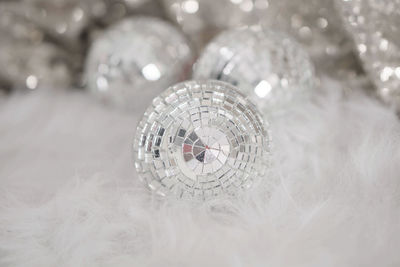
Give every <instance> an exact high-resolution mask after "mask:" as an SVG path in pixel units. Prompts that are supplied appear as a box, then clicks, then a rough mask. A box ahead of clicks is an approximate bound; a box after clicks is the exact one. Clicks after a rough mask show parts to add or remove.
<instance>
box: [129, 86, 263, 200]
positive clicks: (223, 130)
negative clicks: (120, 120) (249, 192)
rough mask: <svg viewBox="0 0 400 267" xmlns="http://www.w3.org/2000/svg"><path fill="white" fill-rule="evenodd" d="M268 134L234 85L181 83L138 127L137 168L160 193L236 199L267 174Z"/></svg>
mask: <svg viewBox="0 0 400 267" xmlns="http://www.w3.org/2000/svg"><path fill="white" fill-rule="evenodd" d="M267 130H268V124H267V123H264V122H263V119H262V118H261V116H260V114H259V113H258V111H257V109H256V107H255V106H254V105H253V104H251V102H249V101H248V100H247V98H246V97H245V96H244V95H243V94H242V93H240V92H239V91H237V89H236V88H235V87H233V86H231V85H229V84H227V83H224V82H219V81H188V82H183V83H180V84H177V85H175V86H172V87H170V88H168V89H167V90H166V91H165V92H163V93H162V94H161V95H160V96H159V97H157V98H155V99H154V100H153V104H152V105H151V106H150V107H149V108H148V109H147V111H146V113H145V115H144V117H143V119H142V120H141V122H140V123H139V125H138V127H137V130H136V137H135V139H134V161H135V166H136V170H137V173H138V174H139V177H140V178H141V179H142V180H143V181H144V182H145V183H146V184H147V185H148V186H149V187H150V188H151V189H153V190H154V191H155V192H156V193H158V194H161V195H174V196H177V197H178V198H179V197H183V198H192V199H209V198H214V197H217V196H219V195H222V194H229V195H235V194H238V193H240V192H241V191H242V190H243V189H246V188H248V187H249V186H251V185H252V184H253V182H254V181H255V180H257V179H258V178H260V177H262V176H263V175H264V174H265V170H266V167H267V166H268V160H269V153H270V139H269V134H268V132H267Z"/></svg>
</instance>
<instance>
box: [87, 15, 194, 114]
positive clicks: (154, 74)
mask: <svg viewBox="0 0 400 267" xmlns="http://www.w3.org/2000/svg"><path fill="white" fill-rule="evenodd" d="M192 62H193V56H192V52H191V48H190V46H189V44H188V42H187V40H186V39H185V37H184V36H183V35H182V34H181V33H180V32H179V31H178V30H176V29H175V28H174V27H173V26H172V25H170V24H168V23H166V22H164V21H162V20H159V19H156V18H150V17H135V18H129V19H125V20H123V21H121V22H120V23H118V24H116V25H114V26H112V27H111V28H110V29H108V30H107V31H106V32H105V33H104V34H103V35H101V36H100V37H99V38H98V39H97V40H96V41H95V42H94V43H93V46H92V48H91V49H90V52H89V55H88V59H87V64H86V76H87V80H88V87H89V89H90V91H91V92H92V93H94V94H95V95H96V96H98V97H99V98H101V99H102V100H103V101H105V102H107V103H111V104H114V105H116V106H120V107H124V108H128V109H131V110H139V111H143V110H144V109H145V108H146V107H147V106H148V105H149V103H150V102H151V100H152V99H153V98H154V97H155V96H157V95H158V94H159V93H160V92H161V91H162V90H163V89H164V88H167V87H168V86H170V85H172V84H175V83H176V82H179V81H182V80H184V79H185V78H186V77H187V75H188V74H189V72H190V66H191V63H192Z"/></svg>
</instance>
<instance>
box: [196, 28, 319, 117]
mask: <svg viewBox="0 0 400 267" xmlns="http://www.w3.org/2000/svg"><path fill="white" fill-rule="evenodd" d="M193 77H194V79H215V80H221V81H226V82H229V83H231V84H233V85H235V86H237V87H238V88H240V90H241V91H242V92H243V93H244V94H246V95H248V96H249V97H250V99H251V100H252V101H253V102H254V103H256V104H257V106H258V107H259V108H260V110H261V111H263V113H271V112H273V111H277V110H279V109H282V108H284V107H285V106H287V105H289V104H293V103H294V102H296V101H301V100H304V99H306V98H308V97H309V96H310V93H311V92H312V89H313V86H314V68H313V65H312V63H311V61H310V59H309V56H308V54H307V53H306V52H305V51H304V50H303V49H302V47H301V46H300V45H299V44H298V43H297V42H296V41H294V40H292V39H291V38H289V37H288V36H286V35H285V34H282V33H278V32H273V31H269V30H263V29H262V28H261V27H259V26H251V27H244V28H241V29H233V30H228V31H225V32H223V33H221V34H220V35H218V36H217V37H215V38H214V39H213V40H212V41H211V42H210V43H209V44H208V46H207V47H206V48H205V49H204V51H203V53H202V55H201V56H200V58H199V59H198V61H197V62H196V63H195V66H194V72H193Z"/></svg>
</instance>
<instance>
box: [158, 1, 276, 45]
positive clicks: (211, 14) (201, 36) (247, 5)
mask: <svg viewBox="0 0 400 267" xmlns="http://www.w3.org/2000/svg"><path fill="white" fill-rule="evenodd" d="M162 2H163V4H164V6H165V9H166V11H167V15H168V16H169V18H170V19H171V20H172V21H174V22H175V23H177V24H178V25H179V26H180V27H181V28H182V30H183V32H185V33H186V34H187V35H188V36H190V38H191V40H192V41H193V42H194V43H195V44H196V46H197V48H198V49H199V50H201V48H202V47H203V46H204V45H205V44H206V43H207V42H208V41H209V40H210V39H211V38H212V37H214V36H215V35H216V34H218V33H219V32H221V31H223V30H226V29H229V28H232V27H237V26H242V25H248V24H254V23H258V22H259V21H260V18H262V17H263V16H264V12H266V9H267V7H268V1H267V0H240V1H234V0H162Z"/></svg>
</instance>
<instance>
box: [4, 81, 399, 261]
mask: <svg viewBox="0 0 400 267" xmlns="http://www.w3.org/2000/svg"><path fill="white" fill-rule="evenodd" d="M323 84H324V86H323V88H322V89H321V93H320V95H319V96H318V97H317V98H316V99H315V101H314V102H313V103H309V104H304V105H298V106H296V107H294V108H293V109H292V110H291V111H290V112H288V113H286V114H281V115H279V116H275V117H272V118H271V127H272V134H273V140H274V151H273V152H274V153H273V161H274V164H273V166H272V167H271V170H270V173H269V175H268V176H267V177H266V178H265V179H264V182H263V183H262V184H261V185H260V186H258V187H257V188H253V189H252V190H251V191H249V192H248V194H246V195H244V196H243V197H241V198H240V199H238V200H229V199H228V200H227V199H224V200H220V201H214V202H211V203H205V204H197V205H194V204H193V203H186V202H182V201H172V200H170V201H159V200H158V199H154V198H152V197H151V196H149V195H148V192H147V190H146V189H145V188H144V187H143V186H142V185H141V184H140V183H138V181H137V177H136V174H135V172H134V169H133V164H132V162H131V155H130V144H131V140H132V137H133V133H134V130H135V125H136V122H137V121H138V119H139V117H140V115H139V114H129V113H123V112H119V111H117V110H111V109H108V108H104V107H102V106H101V105H100V104H98V103H97V102H96V101H95V100H92V99H91V97H90V96H89V95H86V94H85V93H84V92H52V93H49V92H43V93H40V92H37V93H35V94H30V95H15V96H12V97H10V98H8V99H5V100H3V101H2V103H1V107H0V186H1V189H0V192H1V193H0V194H1V195H0V265H1V266H21V267H22V266H23V267H27V266H40V267H47V266H49V267H50V266H85V267H86V266H351V267H354V266H399V265H400V254H399V253H398V248H399V247H400V164H399V163H400V123H399V121H398V118H397V117H396V116H395V115H394V114H393V113H392V112H391V111H390V110H389V109H387V108H385V107H384V106H383V105H381V104H380V103H378V102H377V101H376V100H373V99H369V98H368V97H367V96H365V95H364V94H363V93H361V92H359V91H358V90H356V89H355V90H354V91H353V92H351V93H349V94H347V95H344V94H343V93H342V90H341V88H340V86H338V84H337V83H335V82H333V81H328V80H324V81H323Z"/></svg>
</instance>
